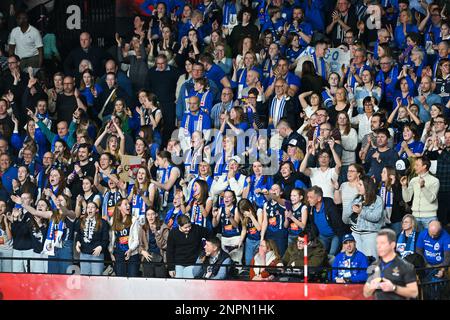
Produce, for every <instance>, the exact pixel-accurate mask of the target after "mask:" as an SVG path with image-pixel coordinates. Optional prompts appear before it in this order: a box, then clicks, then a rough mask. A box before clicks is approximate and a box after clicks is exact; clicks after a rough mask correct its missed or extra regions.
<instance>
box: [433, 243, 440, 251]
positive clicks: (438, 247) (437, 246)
mask: <svg viewBox="0 0 450 320" xmlns="http://www.w3.org/2000/svg"><path fill="white" fill-rule="evenodd" d="M440 248H441V247H440V246H439V242H437V243H436V244H435V245H434V250H436V251H439V249H440Z"/></svg>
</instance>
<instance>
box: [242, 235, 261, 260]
mask: <svg viewBox="0 0 450 320" xmlns="http://www.w3.org/2000/svg"><path fill="white" fill-rule="evenodd" d="M259 242H260V240H252V239H249V238H247V239H245V265H247V266H248V265H250V263H251V262H252V259H253V257H254V256H255V254H256V250H258V247H259Z"/></svg>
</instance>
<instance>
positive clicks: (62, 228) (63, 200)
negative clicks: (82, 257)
mask: <svg viewBox="0 0 450 320" xmlns="http://www.w3.org/2000/svg"><path fill="white" fill-rule="evenodd" d="M51 197H52V199H53V201H54V202H55V203H56V209H54V210H50V204H49V202H47V200H44V199H41V200H38V202H37V205H36V209H35V208H33V207H32V206H29V205H27V204H23V203H22V200H21V199H20V197H15V196H13V197H12V200H13V201H14V202H15V203H17V204H19V205H22V206H23V207H24V208H25V209H26V210H27V211H28V212H30V213H31V214H32V215H33V216H37V217H40V218H43V219H47V220H48V221H49V225H48V230H47V233H46V237H45V241H44V253H45V254H46V255H48V259H49V260H48V272H49V273H52V274H66V273H69V270H68V268H69V266H70V265H71V264H72V262H71V261H58V260H60V259H62V260H72V258H73V241H74V236H75V220H76V219H77V216H76V214H75V212H74V211H73V210H70V209H69V207H70V199H69V198H67V197H66V196H64V195H59V196H56V195H54V194H53V193H52V194H51Z"/></svg>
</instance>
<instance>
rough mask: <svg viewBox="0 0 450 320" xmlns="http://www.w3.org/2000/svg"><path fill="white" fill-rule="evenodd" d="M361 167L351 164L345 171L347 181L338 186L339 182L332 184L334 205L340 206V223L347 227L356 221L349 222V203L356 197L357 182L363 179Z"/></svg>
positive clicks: (363, 173)
mask: <svg viewBox="0 0 450 320" xmlns="http://www.w3.org/2000/svg"><path fill="white" fill-rule="evenodd" d="M364 175H365V172H364V168H363V166H361V165H360V164H358V163H352V164H351V165H350V166H349V167H348V170H347V181H346V182H344V183H342V184H341V185H340V186H339V182H338V181H335V182H334V203H335V204H337V205H339V204H342V221H343V222H344V223H345V224H347V225H355V223H356V221H352V220H351V214H352V211H351V207H350V205H349V204H350V203H351V202H352V201H353V199H355V197H356V196H357V195H358V183H359V180H360V179H361V178H362V177H364Z"/></svg>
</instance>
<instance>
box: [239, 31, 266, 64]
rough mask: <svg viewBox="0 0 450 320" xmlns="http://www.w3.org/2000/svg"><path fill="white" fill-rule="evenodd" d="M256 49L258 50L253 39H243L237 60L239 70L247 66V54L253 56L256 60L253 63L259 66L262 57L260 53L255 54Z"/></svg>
mask: <svg viewBox="0 0 450 320" xmlns="http://www.w3.org/2000/svg"><path fill="white" fill-rule="evenodd" d="M256 49H257V48H256V45H255V43H254V42H253V39H252V37H250V36H246V37H243V38H242V39H241V41H239V44H238V54H237V56H236V59H235V65H236V66H237V68H238V69H240V68H244V67H245V65H246V63H245V57H246V55H247V53H252V54H253V56H254V58H255V59H254V61H253V64H254V65H258V63H259V59H260V56H259V54H258V53H255V52H256Z"/></svg>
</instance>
